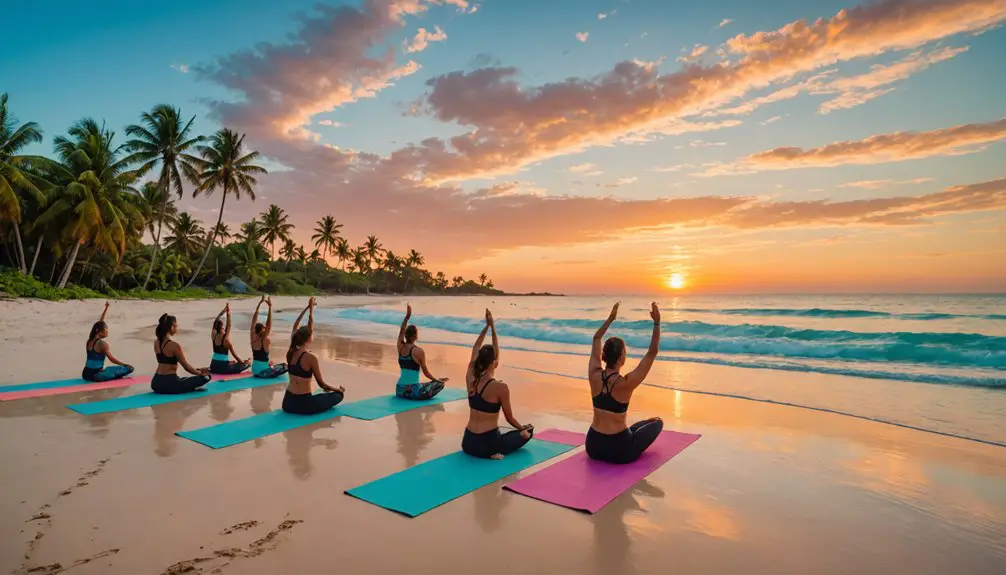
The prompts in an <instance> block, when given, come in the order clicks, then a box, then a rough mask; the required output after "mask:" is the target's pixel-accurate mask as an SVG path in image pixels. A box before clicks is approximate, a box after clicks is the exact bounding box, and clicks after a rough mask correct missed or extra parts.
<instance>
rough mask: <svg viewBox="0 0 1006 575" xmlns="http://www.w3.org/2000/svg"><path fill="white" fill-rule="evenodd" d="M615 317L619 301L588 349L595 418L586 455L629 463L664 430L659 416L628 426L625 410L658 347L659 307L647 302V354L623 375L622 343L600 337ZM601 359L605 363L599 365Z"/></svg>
mask: <svg viewBox="0 0 1006 575" xmlns="http://www.w3.org/2000/svg"><path fill="white" fill-rule="evenodd" d="M617 316H618V304H617V303H616V304H615V306H614V307H612V308H611V314H610V315H609V316H608V319H607V320H606V321H605V322H604V324H603V325H602V326H601V328H600V329H598V330H597V333H596V334H594V342H593V346H592V349H591V352H590V364H589V365H588V367H587V378H588V379H589V380H590V393H591V395H592V396H593V402H594V421H593V423H591V424H590V430H589V431H588V432H587V445H586V447H587V455H588V456H590V457H591V459H597V460H600V461H606V462H608V463H632V462H633V461H635V460H637V459H639V456H641V455H642V454H643V452H644V451H646V448H648V447H649V446H650V445H651V444H652V443H653V442H654V440H656V439H657V437H658V436H659V435H660V432H661V431H662V430H663V429H664V422H663V420H661V419H660V418H659V417H653V418H650V419H644V420H643V421H639V422H636V423H634V424H632V425H631V426H626V424H625V413H626V412H627V411H628V410H629V400H631V399H632V392H633V391H635V390H636V388H637V387H639V385H640V384H641V383H643V380H645V379H646V374H648V373H649V372H650V368H651V367H652V366H653V360H654V359H655V358H656V357H657V352H658V351H659V350H660V310H659V309H657V304H656V303H653V304H650V317H651V318H652V319H653V335H652V336H651V337H650V348H649V349H648V350H646V355H644V356H643V359H642V360H641V361H640V362H639V365H637V366H636V369H634V370H632V371H630V372H629V373H628V374H626V375H625V376H622V374H621V373H620V371H621V369H622V366H624V365H625V342H624V341H622V340H621V339H620V338H617V337H610V338H608V340H607V341H605V342H604V347H603V348H602V347H601V339H603V338H604V333H605V332H606V331H608V327H609V326H611V323H612V322H613V321H615V317H617ZM602 362H603V364H604V365H602Z"/></svg>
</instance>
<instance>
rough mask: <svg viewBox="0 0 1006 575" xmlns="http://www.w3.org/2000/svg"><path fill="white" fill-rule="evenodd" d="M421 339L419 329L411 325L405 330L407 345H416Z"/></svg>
mask: <svg viewBox="0 0 1006 575" xmlns="http://www.w3.org/2000/svg"><path fill="white" fill-rule="evenodd" d="M418 337H419V328H417V327H416V326H414V325H410V326H409V327H407V328H405V343H416V339H417V338H418Z"/></svg>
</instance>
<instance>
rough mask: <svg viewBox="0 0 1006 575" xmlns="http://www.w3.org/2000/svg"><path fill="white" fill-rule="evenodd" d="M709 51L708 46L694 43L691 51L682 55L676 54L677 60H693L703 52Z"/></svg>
mask: <svg viewBox="0 0 1006 575" xmlns="http://www.w3.org/2000/svg"><path fill="white" fill-rule="evenodd" d="M708 51H709V46H703V45H702V44H696V45H695V46H694V47H692V51H691V52H689V53H688V54H686V55H684V56H678V62H695V61H696V60H698V59H699V58H701V57H702V55H703V54H705V53H706V52H708Z"/></svg>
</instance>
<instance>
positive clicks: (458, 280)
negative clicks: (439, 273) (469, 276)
mask: <svg viewBox="0 0 1006 575" xmlns="http://www.w3.org/2000/svg"><path fill="white" fill-rule="evenodd" d="M463 285H465V278H463V277H461V276H454V278H453V279H451V287H456V288H459V287H461V286H463Z"/></svg>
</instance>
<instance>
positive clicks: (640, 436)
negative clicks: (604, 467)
mask: <svg viewBox="0 0 1006 575" xmlns="http://www.w3.org/2000/svg"><path fill="white" fill-rule="evenodd" d="M663 429H664V421H663V420H662V419H660V418H659V417H653V418H651V419H644V420H643V421H637V422H636V423H633V424H632V425H631V426H630V427H629V428H628V429H626V430H625V431H622V432H619V433H615V434H613V435H608V434H607V433H601V432H600V431H597V430H595V429H594V428H593V427H591V428H590V430H589V431H587V446H586V447H587V455H588V456H589V457H590V458H591V459H597V460H599V461H606V462H608V463H632V462H633V461H635V460H637V459H639V456H640V455H642V454H643V452H644V451H646V448H648V447H649V446H650V445H651V444H652V443H653V442H654V440H656V439H657V437H658V436H659V435H660V432H661V431H663Z"/></svg>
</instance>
